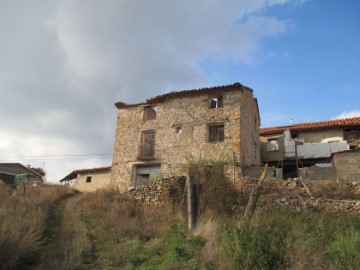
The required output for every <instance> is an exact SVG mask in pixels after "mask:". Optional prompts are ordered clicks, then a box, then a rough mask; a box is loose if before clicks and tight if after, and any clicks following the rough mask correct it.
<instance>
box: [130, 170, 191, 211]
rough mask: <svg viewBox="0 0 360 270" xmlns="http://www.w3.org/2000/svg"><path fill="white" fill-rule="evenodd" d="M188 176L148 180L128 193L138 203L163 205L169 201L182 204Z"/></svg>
mask: <svg viewBox="0 0 360 270" xmlns="http://www.w3.org/2000/svg"><path fill="white" fill-rule="evenodd" d="M185 181H186V177H172V178H167V179H161V180H156V181H146V182H143V183H141V184H140V185H139V186H137V187H136V188H134V189H133V190H130V191H129V193H128V195H129V196H130V198H131V199H132V200H134V201H135V203H136V204H137V205H143V206H145V205H146V206H155V207H161V206H164V205H165V204H167V203H176V204H180V202H181V201H182V199H183V193H184V187H185Z"/></svg>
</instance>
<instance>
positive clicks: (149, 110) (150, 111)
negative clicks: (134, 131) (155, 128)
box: [143, 106, 157, 121]
mask: <svg viewBox="0 0 360 270" xmlns="http://www.w3.org/2000/svg"><path fill="white" fill-rule="evenodd" d="M156 111H157V107H151V106H147V107H144V115H143V119H144V121H148V120H153V119H156Z"/></svg>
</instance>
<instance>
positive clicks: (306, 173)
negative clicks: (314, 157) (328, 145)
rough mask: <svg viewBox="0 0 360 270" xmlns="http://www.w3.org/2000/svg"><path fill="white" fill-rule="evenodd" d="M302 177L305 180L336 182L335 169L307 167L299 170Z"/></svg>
mask: <svg viewBox="0 0 360 270" xmlns="http://www.w3.org/2000/svg"><path fill="white" fill-rule="evenodd" d="M299 174H300V177H301V178H302V179H304V180H336V179H337V175H336V168H334V167H305V168H299Z"/></svg>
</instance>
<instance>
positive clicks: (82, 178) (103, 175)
mask: <svg viewBox="0 0 360 270" xmlns="http://www.w3.org/2000/svg"><path fill="white" fill-rule="evenodd" d="M88 176H90V177H91V182H90V183H87V182H86V178H87V177H88ZM110 176H111V172H110V171H108V172H98V173H88V174H86V173H85V174H78V176H77V178H76V181H74V182H73V183H71V184H70V186H71V187H72V188H75V189H77V190H79V191H82V192H92V191H96V190H98V189H102V188H107V187H109V185H110Z"/></svg>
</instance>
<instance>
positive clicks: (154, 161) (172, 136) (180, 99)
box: [111, 83, 260, 191]
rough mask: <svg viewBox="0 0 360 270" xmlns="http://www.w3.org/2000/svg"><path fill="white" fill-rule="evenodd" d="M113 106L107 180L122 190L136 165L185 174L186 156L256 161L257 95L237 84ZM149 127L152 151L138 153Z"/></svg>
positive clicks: (243, 163) (246, 162)
mask: <svg viewBox="0 0 360 270" xmlns="http://www.w3.org/2000/svg"><path fill="white" fill-rule="evenodd" d="M116 106H117V108H118V119H117V128H116V134H115V145H114V154H113V164H112V176H111V181H112V183H113V184H114V185H117V186H118V187H119V188H120V190H122V191H126V190H129V189H130V188H131V187H133V186H135V184H136V183H137V182H136V178H137V175H138V173H137V171H138V168H140V166H150V165H151V166H153V167H154V166H155V167H156V166H158V167H159V173H160V175H161V177H162V178H168V177H172V176H182V175H185V174H186V173H187V169H186V164H187V160H188V158H189V157H190V156H192V157H193V158H195V159H212V160H222V161H224V160H225V161H228V162H229V164H232V167H233V164H234V163H235V164H236V165H237V166H239V167H240V166H252V165H259V164H260V145H259V124H260V117H259V111H258V105H257V100H256V99H255V98H254V96H253V91H252V90H251V89H250V88H248V87H245V86H242V85H241V84H239V83H235V84H233V85H227V86H220V87H213V88H203V89H199V90H187V91H181V92H171V93H168V94H165V95H162V96H158V97H155V98H151V99H148V100H147V102H145V103H141V104H132V105H128V104H125V103H122V102H118V103H116ZM212 107H213V108H212ZM148 109H150V110H153V111H155V113H154V112H152V113H153V114H156V117H154V115H151V117H150V118H152V119H151V120H145V118H146V117H144V113H145V111H146V110H148ZM151 132H152V133H153V134H152V135H151V136H152V138H154V149H153V152H152V151H150V152H151V153H150V154H149V155H148V156H146V158H142V154H143V153H142V149H143V148H142V147H143V146H144V140H145V142H146V140H147V139H146V138H145V139H144V136H147V135H146V134H148V133H151ZM142 168H143V167H142ZM225 171H226V170H225ZM239 172H240V170H238V172H237V176H236V177H237V178H239V177H240V175H239ZM231 173H232V174H233V169H232V170H231Z"/></svg>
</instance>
